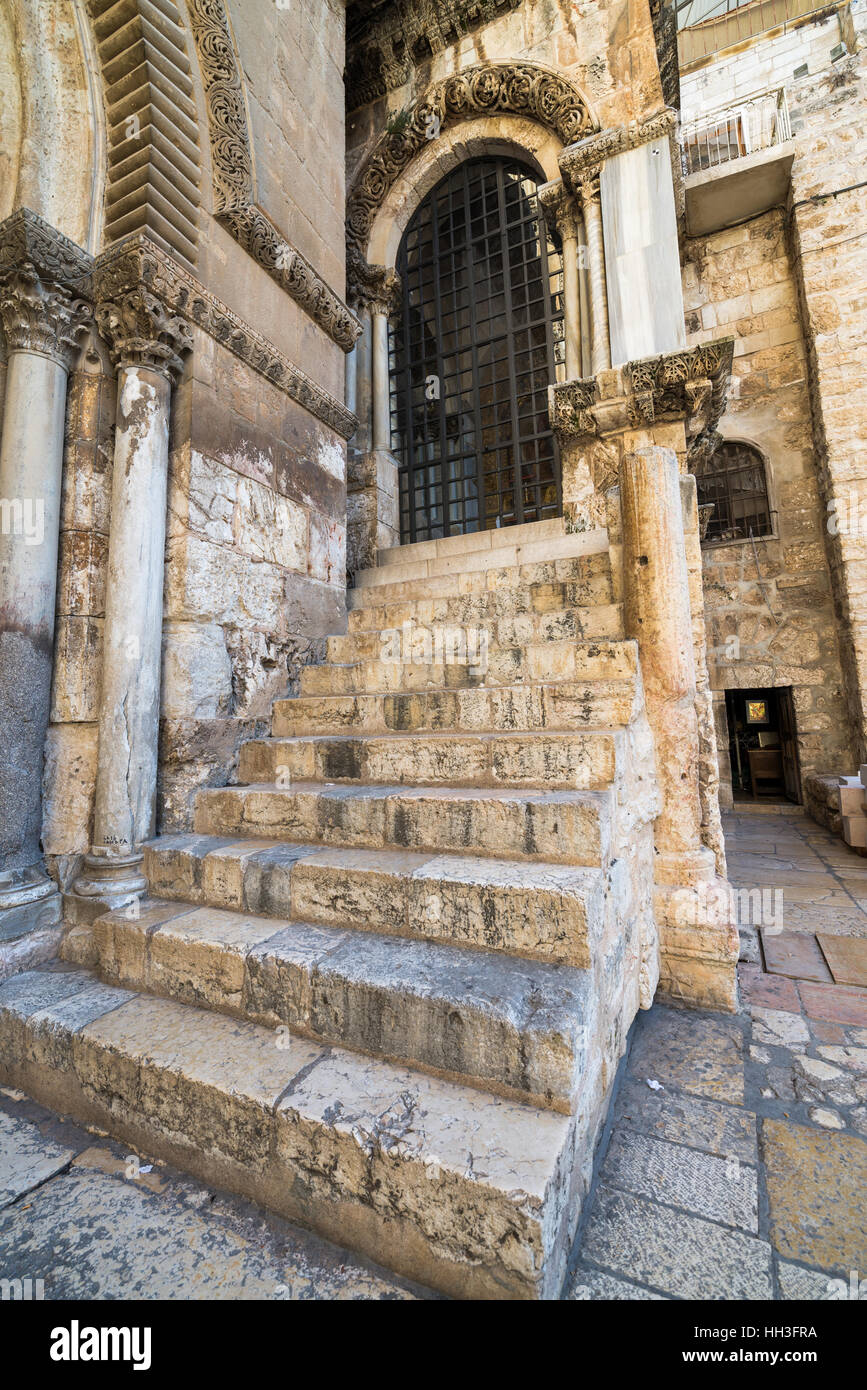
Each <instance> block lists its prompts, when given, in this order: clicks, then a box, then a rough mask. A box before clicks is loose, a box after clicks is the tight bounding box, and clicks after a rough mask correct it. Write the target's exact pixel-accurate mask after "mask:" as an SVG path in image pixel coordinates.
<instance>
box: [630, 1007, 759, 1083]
mask: <svg viewBox="0 0 867 1390" xmlns="http://www.w3.org/2000/svg"><path fill="white" fill-rule="evenodd" d="M642 1021H643V1022H644V1023H645V1026H644V1027H642V1028H641V1029H639V1030H638V1031H637V1033H636V1037H635V1040H634V1042H633V1045H632V1051H631V1054H630V1059H629V1075H630V1076H633V1077H640V1078H642V1079H648V1080H656V1081H659V1082H661V1083H663V1084H665V1083H668V1084H673V1085H676V1086H677V1087H678V1088H679V1089H680V1090H683V1091H688V1092H690V1093H692V1094H693V1095H699V1096H706V1097H709V1098H710V1099H712V1100H726V1101H729V1102H731V1103H733V1104H735V1105H739V1104H740V1103H741V1101H742V1100H743V1028H742V1027H741V1025H740V1023H739V1022H738V1020H736V1019H730V1018H724V1017H722V1016H719V1015H710V1014H702V1015H698V1014H695V1013H686V1012H684V1013H679V1012H677V1011H675V1010H665V1009H657V1010H653V1011H652V1012H651V1013H650V1014H648V1015H646V1016H645V1019H644V1020H642Z"/></svg>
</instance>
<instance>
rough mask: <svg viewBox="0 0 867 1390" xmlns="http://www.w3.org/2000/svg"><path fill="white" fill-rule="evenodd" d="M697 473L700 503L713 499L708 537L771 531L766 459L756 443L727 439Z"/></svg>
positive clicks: (737, 536) (728, 537)
mask: <svg viewBox="0 0 867 1390" xmlns="http://www.w3.org/2000/svg"><path fill="white" fill-rule="evenodd" d="M695 473H696V486H697V488H698V501H699V506H702V505H704V504H707V503H713V511H712V512H711V514H710V521H709V523H708V528H707V532H706V535H705V539H706V540H708V541H741V540H746V539H747V538H748V537H749V536H751V535H752V536H769V535H771V533H772V531H773V529H774V528H773V526H772V524H771V509H770V506H769V503H768V485H767V479H766V477H765V461H764V459H763V458H762V456H761V454H760V453H759V451H758V449H754V448H753V446H752V444H742V443H741V442H740V441H739V440H734V439H726V440H725V441H724V442H723V443H722V444H720V445H719V447H718V448H717V449H715V450H714V452H713V453H712V454H711V455H710V456H709V457H708V458H706V459H704V460H703V462H701V463H700V464H699V465H698V467H697V468H696V470H695Z"/></svg>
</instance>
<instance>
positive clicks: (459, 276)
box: [391, 157, 563, 542]
mask: <svg viewBox="0 0 867 1390" xmlns="http://www.w3.org/2000/svg"><path fill="white" fill-rule="evenodd" d="M536 188H537V179H536V176H535V174H533V173H532V172H531V171H530V170H529V169H527V168H526V167H525V166H524V165H523V164H521V163H519V162H518V161H517V160H514V159H506V158H495V157H486V158H482V159H474V160H469V161H467V162H466V163H464V164H461V165H460V166H459V167H458V168H456V169H455V170H454V171H453V172H452V173H451V174H449V175H447V177H446V178H444V179H443V180H442V182H441V183H439V184H438V185H437V187H436V188H435V189H433V191H432V192H431V193H429V194H428V196H427V197H426V198H425V200H424V202H422V203H421V204H420V206H419V207H418V208H417V209H416V212H415V213H414V215H413V218H412V220H411V222H410V223H409V226H408V227H407V229H406V231H405V233H404V236H403V240H402V241H401V245H400V251H399V253H398V260H397V269H398V271H399V273H400V276H401V281H402V290H403V303H402V308H401V312H400V313H399V315H398V316H397V320H396V322H395V324H394V327H393V331H392V342H391V431H392V447H393V449H394V452H395V454H396V456H397V459H398V463H399V474H400V530H401V540H402V541H404V542H406V541H422V540H428V539H432V538H434V537H439V536H449V535H455V534H457V533H459V532H464V531H480V530H485V529H490V528H492V527H495V526H509V525H511V524H513V523H520V522H525V521H540V520H542V518H544V517H551V516H557V515H559V512H560V461H559V458H558V455H557V447H556V440H555V438H554V435H553V434H552V431H551V426H550V423H549V421H548V399H547V392H548V386H549V385H550V383H551V382H553V381H555V380H558V379H562V376H563V370H562V366H561V363H562V360H563V305H562V258H561V253H560V249H559V247H558V246H556V245H555V243H554V241H553V239H552V237H551V235H550V234H549V232H548V231H547V229H546V227H545V223H544V219H542V218H540V214H539V210H538V208H537V204H536Z"/></svg>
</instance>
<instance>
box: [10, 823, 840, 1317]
mask: <svg viewBox="0 0 867 1390" xmlns="http://www.w3.org/2000/svg"><path fill="white" fill-rule="evenodd" d="M726 831H727V843H728V849H729V869H730V876H731V879H732V882H733V884H734V886H735V887H736V889H738V890H755V889H757V888H758V889H761V890H763V891H765V893H766V894H767V893H768V892H770V893H771V894H772V895H773V894H774V893H775V892H776V891H777V890H782V894H783V896H782V903H781V906H782V913H781V914H777V912H776V907H777V906H780V904H779V903H778V902H777V901H776V900H775V899H774V898H773V897H771V899H770V902H771V917H772V918H773V919H774V920H773V921H772V922H771V923H770V925H771V927H772V928H780V927H782V930H781V931H780V930H770V931H769V930H768V929H767V923H766V924H765V925H764V926H762V925H760V932H761V936H762V941H761V943H760V942H759V939H758V935H756V936H755V939H754V942H753V946H754V949H753V955H754V959H753V961H752V962H747V963H744V964H742V965H741V967H740V975H741V995H742V1002H743V1012H742V1013H741V1014H740V1015H737V1016H734V1017H733V1016H730V1015H722V1014H709V1013H696V1012H688V1011H685V1010H678V1009H671V1008H664V1007H661V1006H657V1007H655V1008H654V1009H652V1010H651V1011H650V1012H649V1013H646V1014H642V1015H640V1017H639V1019H638V1021H637V1024H636V1028H635V1034H634V1038H633V1043H632V1048H631V1052H630V1056H629V1059H628V1062H627V1065H626V1067H625V1070H624V1074H623V1077H622V1079H621V1083H620V1087H619V1091H618V1096H617V1100H616V1103H615V1107H614V1111H613V1117H612V1124H611V1128H610V1134H609V1139H608V1145H607V1150H606V1152H605V1156H604V1159H603V1161H602V1164H601V1166H600V1170H599V1173H598V1175H597V1180H596V1186H595V1189H594V1193H593V1195H592V1198H591V1200H590V1202H589V1203H588V1204H587V1210H586V1213H585V1216H584V1219H583V1223H582V1229H581V1232H580V1237H579V1242H578V1247H577V1249H578V1254H577V1256H576V1262H575V1263H574V1264H573V1269H572V1271H571V1274H570V1278H569V1280H568V1281H567V1286H566V1292H565V1296H566V1297H567V1298H570V1299H672V1298H698V1299H722V1298H739V1299H798V1298H807V1299H826V1298H840V1297H850V1296H852V1292H851V1291H852V1289H853V1287H856V1285H854V1284H853V1280H854V1281H860V1280H862V1279H863V1280H864V1281H865V1296H867V1213H865V1204H864V1192H865V1185H867V1142H865V1139H864V1137H862V1136H864V1135H867V989H865V988H863V987H861V986H859V985H857V984H844V983H840V982H839V980H840V978H841V977H843V976H845V977H847V978H852V973H851V972H853V971H854V972H855V974H856V975H857V972H858V970H859V969H861V968H862V964H863V962H862V958H861V956H860V955H859V954H858V952H859V950H861V949H863V948H861V947H859V946H857V945H856V947H855V954H854V955H852V954H847V953H848V952H849V942H855V943H858V941H859V940H861V941H863V940H864V939H865V938H867V913H865V908H867V859H862V858H861V857H860V856H858V855H856V854H854V853H853V852H852V851H851V850H849V849H847V848H846V846H845V845H843V844H842V842H841V841H839V840H835V839H834V837H833V836H831V835H829V834H828V833H827V832H826V831H824V830H822V829H821V828H820V827H818V826H816V825H814V824H813V823H812V822H811V821H809V820H806V819H805V818H804V817H803V816H796V815H793V814H774V813H772V812H770V810H769V808H762V810H761V811H752V810H749V811H743V812H742V811H740V809H739V812H738V814H737V815H735V816H730V817H728V818H727V826H726ZM744 901H745V902H747V901H748V900H747V899H745V900H744ZM767 902H768V899H767V896H766V897H765V905H766V906H767ZM778 918H779V919H778ZM817 933H818V936H817ZM825 934H827V935H828V936H830V937H833V938H834V939H835V941H836V942H837V943H841V942H842V948H841V949H842V952H843V953H842V955H840V954H835V952H834V941H832V942H831V944H830V945H828V943H827V942H826V943H825V946H824V948H823V947H822V945H821V939H822V938H823V937H824V935H825ZM745 937H746V939H747V941H748V942H749V940H750V933H749V932H746V933H745ZM826 950H827V951H828V952H829V953H830V958H831V959H830V962H829V958H828V956H826V955H825V951H826ZM765 967H767V968H765ZM853 1272H854V1273H853ZM0 1278H21V1279H27V1278H30V1279H34V1280H36V1279H43V1280H44V1292H45V1297H47V1298H51V1297H54V1298H72V1297H78V1298H97V1299H101V1298H118V1297H120V1298H124V1297H132V1298H140V1297H144V1298H148V1297H151V1298H202V1299H230V1298H231V1299H238V1298H240V1299H275V1300H279V1299H286V1298H300V1299H400V1300H404V1299H412V1298H419V1297H421V1298H429V1297H431V1296H432V1295H430V1294H429V1293H428V1292H426V1291H425V1290H420V1289H417V1288H413V1287H412V1286H410V1285H409V1284H407V1283H405V1282H403V1281H401V1280H397V1279H395V1278H394V1277H393V1276H392V1275H390V1274H388V1273H387V1272H384V1271H382V1270H377V1269H376V1268H374V1267H372V1266H370V1265H368V1264H366V1263H365V1262H364V1261H362V1260H359V1259H358V1258H357V1257H355V1256H353V1255H351V1254H349V1253H347V1252H346V1251H341V1250H339V1249H337V1248H335V1247H334V1246H331V1245H329V1244H327V1243H326V1242H324V1241H320V1240H318V1239H317V1238H316V1237H314V1236H311V1235H309V1234H308V1233H306V1232H304V1231H301V1230H299V1229H297V1228H296V1227H293V1226H291V1225H289V1224H288V1223H287V1222H284V1221H282V1220H280V1219H279V1218H277V1217H272V1216H269V1215H266V1214H265V1213H263V1212H262V1211H261V1210H259V1209H258V1208H256V1207H253V1206H251V1205H250V1204H248V1203H245V1202H243V1201H242V1200H240V1199H238V1198H235V1197H230V1196H227V1195H226V1194H223V1193H216V1192H213V1191H211V1190H209V1189H208V1188H207V1187H205V1186H203V1185H202V1184H201V1183H198V1182H196V1181H194V1180H193V1179H191V1178H188V1177H186V1176H184V1175H183V1174H181V1173H178V1172H176V1171H174V1170H172V1169H170V1168H168V1167H166V1166H164V1165H162V1164H155V1165H154V1166H153V1167H152V1168H150V1169H148V1167H147V1165H145V1166H144V1167H142V1166H140V1164H138V1163H137V1162H136V1161H135V1159H134V1158H132V1159H131V1157H130V1155H129V1154H128V1153H127V1151H126V1150H125V1149H124V1148H123V1147H122V1146H120V1145H117V1144H115V1143H113V1142H112V1141H110V1140H107V1139H100V1138H95V1137H94V1136H93V1135H92V1134H88V1133H86V1132H85V1131H83V1130H81V1129H78V1128H77V1127H76V1126H74V1125H72V1124H69V1123H67V1122H65V1121H62V1120H59V1119H58V1118H57V1117H56V1116H54V1115H52V1114H51V1113H50V1112H49V1111H46V1110H44V1109H42V1107H40V1106H37V1105H36V1104H35V1103H34V1102H32V1101H30V1100H29V1099H28V1098H27V1097H25V1096H22V1095H21V1094H20V1093H19V1092H11V1091H5V1092H2V1091H0ZM856 1294H857V1287H856Z"/></svg>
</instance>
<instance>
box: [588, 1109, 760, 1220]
mask: <svg viewBox="0 0 867 1390" xmlns="http://www.w3.org/2000/svg"><path fill="white" fill-rule="evenodd" d="M601 1181H602V1182H604V1183H605V1184H606V1185H607V1186H608V1187H617V1188H620V1189H622V1190H623V1191H626V1192H635V1193H637V1194H638V1195H639V1196H641V1197H652V1198H656V1199H657V1200H658V1201H660V1202H667V1203H671V1204H672V1205H673V1206H676V1207H681V1208H682V1209H683V1210H684V1211H691V1212H694V1213H695V1214H696V1216H703V1217H707V1218H708V1219H709V1220H711V1221H718V1222H721V1223H722V1224H723V1225H726V1226H737V1227H740V1228H741V1229H743V1230H745V1231H750V1232H752V1233H753V1234H755V1232H756V1231H757V1230H758V1227H759V1221H758V1184H757V1178H756V1170H755V1169H754V1168H751V1167H749V1166H748V1165H747V1164H745V1163H741V1162H740V1160H739V1159H737V1158H734V1159H733V1158H731V1157H727V1158H720V1157H717V1156H716V1155H715V1154H701V1153H696V1152H695V1151H694V1150H693V1149H689V1148H685V1147H684V1146H683V1145H681V1144H670V1143H668V1142H667V1141H666V1140H663V1139H651V1138H648V1137H647V1136H646V1135H643V1134H632V1133H630V1132H629V1131H628V1130H624V1129H620V1128H618V1130H617V1131H616V1133H615V1134H614V1136H613V1138H612V1141H611V1144H610V1145H609V1148H608V1153H607V1155H606V1158H605V1163H604V1165H603V1168H602V1175H601Z"/></svg>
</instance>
